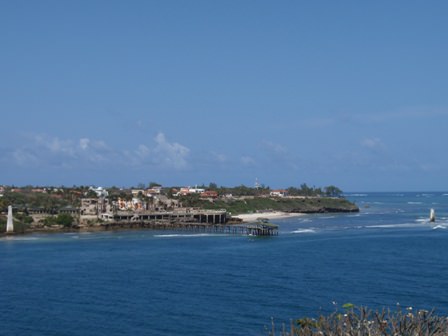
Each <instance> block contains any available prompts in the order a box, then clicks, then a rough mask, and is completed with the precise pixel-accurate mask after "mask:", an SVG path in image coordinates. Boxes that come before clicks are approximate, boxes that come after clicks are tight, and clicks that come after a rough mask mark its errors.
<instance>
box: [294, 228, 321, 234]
mask: <svg viewBox="0 0 448 336" xmlns="http://www.w3.org/2000/svg"><path fill="white" fill-rule="evenodd" d="M291 233H316V231H315V230H313V229H298V230H295V231H292V232H291Z"/></svg>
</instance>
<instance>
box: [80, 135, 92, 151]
mask: <svg viewBox="0 0 448 336" xmlns="http://www.w3.org/2000/svg"><path fill="white" fill-rule="evenodd" d="M89 143H90V139H87V138H82V139H79V147H81V149H83V150H86V149H87V148H88V147H89Z"/></svg>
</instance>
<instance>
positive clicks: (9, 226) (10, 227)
mask: <svg viewBox="0 0 448 336" xmlns="http://www.w3.org/2000/svg"><path fill="white" fill-rule="evenodd" d="M13 232H14V224H13V222H12V206H8V221H7V222H6V233H13Z"/></svg>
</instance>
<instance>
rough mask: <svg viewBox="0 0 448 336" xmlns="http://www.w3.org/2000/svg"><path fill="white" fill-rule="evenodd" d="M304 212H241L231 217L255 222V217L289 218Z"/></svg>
mask: <svg viewBox="0 0 448 336" xmlns="http://www.w3.org/2000/svg"><path fill="white" fill-rule="evenodd" d="M304 215H305V214H301V213H289V212H282V211H272V212H260V213H250V214H241V215H236V216H233V217H236V218H239V219H242V220H243V221H244V222H255V221H257V218H268V219H279V218H289V217H300V216H304Z"/></svg>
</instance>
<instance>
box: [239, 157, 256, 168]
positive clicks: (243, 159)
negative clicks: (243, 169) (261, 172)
mask: <svg viewBox="0 0 448 336" xmlns="http://www.w3.org/2000/svg"><path fill="white" fill-rule="evenodd" d="M240 160H241V163H242V164H243V165H245V166H253V165H255V163H256V162H255V159H254V158H252V157H250V156H242V157H241V159H240Z"/></svg>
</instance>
